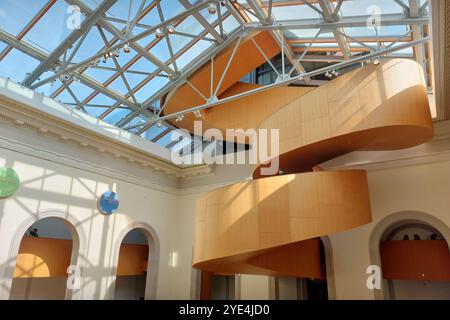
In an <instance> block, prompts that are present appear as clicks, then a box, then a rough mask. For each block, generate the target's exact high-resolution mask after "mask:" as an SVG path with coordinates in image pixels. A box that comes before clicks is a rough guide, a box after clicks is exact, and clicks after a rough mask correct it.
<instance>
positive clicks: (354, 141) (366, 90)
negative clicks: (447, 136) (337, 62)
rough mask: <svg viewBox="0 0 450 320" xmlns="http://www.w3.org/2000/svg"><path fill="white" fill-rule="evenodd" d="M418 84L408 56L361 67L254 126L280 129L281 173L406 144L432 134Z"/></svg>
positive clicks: (421, 84)
mask: <svg viewBox="0 0 450 320" xmlns="http://www.w3.org/2000/svg"><path fill="white" fill-rule="evenodd" d="M424 83H425V80H424V78H423V71H422V69H421V67H420V66H419V64H417V63H416V62H415V61H412V60H407V59H394V60H390V61H388V62H385V63H383V64H381V65H379V66H375V65H370V66H366V67H364V68H360V69H357V70H355V71H353V72H350V73H348V74H345V75H343V76H341V77H338V78H336V79H334V80H333V81H331V82H330V83H328V84H326V85H323V86H321V87H318V88H316V89H315V90H314V91H312V92H309V93H307V94H306V95H302V96H301V97H299V98H298V99H297V100H295V101H294V102H292V103H290V104H288V105H286V106H285V107H284V108H282V109H280V110H278V111H277V112H275V113H274V114H272V115H271V116H269V117H267V118H266V119H265V120H264V121H263V122H262V123H261V125H260V126H259V127H258V129H273V128H277V129H279V130H280V131H279V132H280V147H279V148H280V158H279V159H280V167H281V169H282V170H283V171H284V172H285V173H298V172H305V171H310V170H311V168H312V167H314V166H315V165H317V164H319V163H322V162H324V161H327V160H330V159H333V158H335V157H337V156H340V155H343V154H346V153H348V152H351V151H356V150H395V149H402V148H407V147H412V146H415V145H418V144H421V143H424V142H426V141H427V140H429V139H431V138H432V137H433V135H434V130H433V124H432V119H431V113H430V108H429V103H428V96H427V92H426V90H425V87H424ZM299 160H300V161H299ZM259 171H260V170H259V168H257V169H256V170H255V172H254V177H259Z"/></svg>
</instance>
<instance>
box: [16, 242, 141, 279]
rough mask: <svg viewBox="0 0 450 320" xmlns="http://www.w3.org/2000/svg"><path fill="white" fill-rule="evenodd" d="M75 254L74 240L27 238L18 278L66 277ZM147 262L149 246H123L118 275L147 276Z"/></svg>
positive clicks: (18, 264) (18, 266) (18, 258)
mask: <svg viewBox="0 0 450 320" xmlns="http://www.w3.org/2000/svg"><path fill="white" fill-rule="evenodd" d="M71 254H72V240H63V239H51V238H31V237H24V238H23V239H22V241H21V243H20V249H19V254H18V256H17V260H16V268H15V270H14V278H47V277H66V276H67V267H68V266H69V265H70V259H71ZM147 260H148V246H147V245H135V244H122V245H121V247H120V256H119V265H118V270H117V275H119V276H126V275H142V274H145V272H146V271H147Z"/></svg>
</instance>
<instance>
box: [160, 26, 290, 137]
mask: <svg viewBox="0 0 450 320" xmlns="http://www.w3.org/2000/svg"><path fill="white" fill-rule="evenodd" d="M253 37H254V40H255V41H256V43H257V44H258V45H259V46H260V48H261V49H262V50H263V51H264V53H265V55H266V56H267V57H268V58H273V57H274V56H275V55H277V54H278V53H279V52H280V48H279V46H278V44H277V43H276V42H275V40H274V39H273V38H272V36H271V35H270V33H268V32H261V33H257V34H254V35H253ZM233 49H234V45H230V46H229V47H228V48H227V49H225V50H224V51H222V52H221V53H219V54H218V55H217V56H216V57H215V58H214V68H213V74H214V76H213V78H214V79H213V83H214V91H215V89H216V88H217V85H218V84H219V81H220V78H221V76H222V74H223V73H224V70H225V68H226V65H227V63H228V60H229V58H230V56H231V54H232V52H233ZM265 62H266V60H265V58H264V56H263V55H262V54H261V53H259V51H258V49H257V48H256V46H255V44H254V43H253V41H252V40H251V39H250V36H247V37H245V38H243V39H242V40H241V43H240V45H239V47H238V49H237V51H236V54H235V56H234V58H233V60H232V62H231V64H230V67H229V69H228V72H227V73H226V75H225V77H224V79H223V81H222V84H221V86H220V88H219V90H218V92H217V96H219V97H220V96H222V95H225V96H226V94H224V93H225V91H226V90H228V89H229V88H230V87H232V86H233V85H235V84H236V83H237V82H239V80H240V79H242V77H244V76H245V75H247V74H248V73H250V72H251V71H253V70H254V69H255V68H256V67H258V66H260V65H262V64H264V63H265ZM189 81H190V82H191V83H192V84H193V85H194V86H195V87H196V88H197V89H198V90H199V91H200V92H201V93H202V94H203V95H204V96H205V97H207V98H209V97H210V96H211V92H210V82H211V62H208V63H206V64H205V65H204V66H203V67H202V68H200V70H198V71H197V72H196V73H195V74H194V75H192V76H191V77H190V78H189ZM237 90H239V89H237ZM166 99H167V101H168V103H167V105H166V107H165V109H164V114H171V113H174V112H177V111H180V110H184V109H187V108H189V107H194V106H198V105H201V104H204V103H205V100H204V99H203V98H202V97H201V96H200V95H199V94H198V93H196V92H195V90H194V89H193V88H192V87H191V86H190V85H189V84H184V85H182V86H181V87H180V88H178V89H177V90H176V91H174V92H171V93H169V95H168V96H167V97H165V98H164V99H163V100H162V101H161V105H163V104H164V102H165V101H166ZM233 105H234V104H233ZM280 106H282V105H280ZM234 109H236V110H238V109H240V108H234ZM242 111H244V110H242ZM222 112H223V111H222ZM244 112H245V111H244ZM207 114H208V117H212V118H213V120H216V119H217V116H216V111H213V110H212V109H211V110H208V111H207ZM269 114H270V113H267V114H266V116H267V115H269ZM219 115H220V112H219ZM208 117H206V118H205V119H203V120H204V122H205V123H204V127H205V128H209V126H208V123H209V121H208V120H207V118H208ZM264 118H265V117H263V118H262V119H261V120H263V119H264ZM219 119H220V116H219ZM174 120H175V119H172V120H169V121H170V122H171V123H172V124H173V125H174V126H176V127H180V128H185V129H187V130H189V131H190V132H193V122H194V120H195V117H194V116H193V114H192V113H191V114H187V115H186V116H185V118H184V120H183V121H182V122H175V121H174ZM255 126H256V125H255ZM255 126H254V127H255ZM211 127H213V128H220V126H217V124H216V123H214V122H213V124H212V126H211ZM226 128H230V127H226Z"/></svg>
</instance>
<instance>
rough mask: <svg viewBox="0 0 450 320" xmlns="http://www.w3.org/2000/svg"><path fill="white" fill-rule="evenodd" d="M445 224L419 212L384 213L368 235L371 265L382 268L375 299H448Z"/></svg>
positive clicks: (449, 267) (449, 269) (449, 284)
mask: <svg viewBox="0 0 450 320" xmlns="http://www.w3.org/2000/svg"><path fill="white" fill-rule="evenodd" d="M448 235H449V228H448V227H447V226H446V225H445V224H444V223H442V222H441V221H439V220H438V219H436V218H435V217H432V216H429V215H427V214H424V213H419V212H402V213H397V214H393V215H391V216H388V217H387V218H385V219H384V220H382V221H381V222H380V223H379V224H378V225H377V227H376V228H375V229H374V231H373V233H372V236H371V239H370V249H371V250H370V253H371V260H372V264H373V265H378V266H380V268H381V271H382V277H383V279H382V288H381V290H376V291H375V296H376V298H378V299H388V300H389V299H390V300H415V299H433V300H437V299H446V300H447V299H450V252H449V246H448V239H447V237H448Z"/></svg>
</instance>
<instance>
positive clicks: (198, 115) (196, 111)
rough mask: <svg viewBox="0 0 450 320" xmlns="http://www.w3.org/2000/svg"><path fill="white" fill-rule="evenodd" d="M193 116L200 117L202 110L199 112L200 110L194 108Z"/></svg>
mask: <svg viewBox="0 0 450 320" xmlns="http://www.w3.org/2000/svg"><path fill="white" fill-rule="evenodd" d="M194 116H195V117H196V118H201V117H202V112H201V111H200V110H195V111H194Z"/></svg>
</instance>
